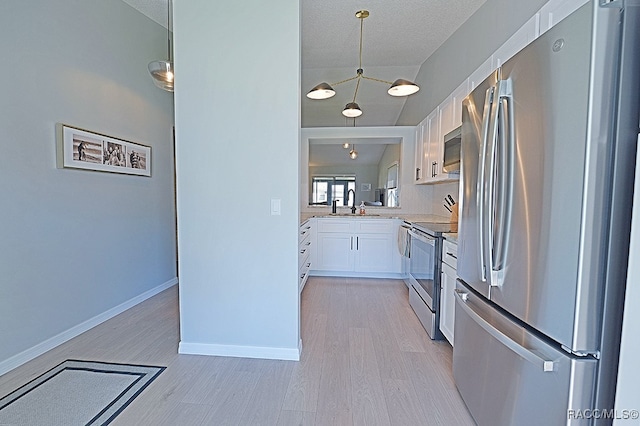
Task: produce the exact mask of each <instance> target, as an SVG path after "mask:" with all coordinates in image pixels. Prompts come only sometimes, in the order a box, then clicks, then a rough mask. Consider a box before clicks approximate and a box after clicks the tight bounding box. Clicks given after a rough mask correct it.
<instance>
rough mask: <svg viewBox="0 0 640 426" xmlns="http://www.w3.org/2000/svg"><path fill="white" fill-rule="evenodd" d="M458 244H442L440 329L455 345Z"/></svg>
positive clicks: (448, 242)
mask: <svg viewBox="0 0 640 426" xmlns="http://www.w3.org/2000/svg"><path fill="white" fill-rule="evenodd" d="M457 252H458V246H457V244H456V243H454V242H452V241H449V240H444V243H443V246H442V272H441V276H440V331H442V334H444V337H445V338H446V339H447V340H448V341H449V343H451V345H453V329H454V320H455V306H456V300H455V293H454V291H455V288H456V278H457V273H456V267H457V256H458V254H457Z"/></svg>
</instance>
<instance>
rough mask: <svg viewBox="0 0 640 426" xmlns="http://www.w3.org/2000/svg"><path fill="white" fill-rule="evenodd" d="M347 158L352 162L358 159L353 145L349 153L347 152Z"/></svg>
mask: <svg viewBox="0 0 640 426" xmlns="http://www.w3.org/2000/svg"><path fill="white" fill-rule="evenodd" d="M349 158H351V159H352V160H355V159H356V158H358V151H356V146H355V145H353V148H351V151H349Z"/></svg>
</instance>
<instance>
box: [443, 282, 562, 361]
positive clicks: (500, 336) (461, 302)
mask: <svg viewBox="0 0 640 426" xmlns="http://www.w3.org/2000/svg"><path fill="white" fill-rule="evenodd" d="M455 295H456V300H457V305H458V306H459V307H461V308H462V309H463V310H464V312H465V313H466V314H467V315H468V316H469V317H470V318H471V319H472V320H473V321H475V322H476V323H477V324H478V325H479V326H480V327H482V328H483V329H484V330H485V331H486V332H487V333H489V334H490V335H491V336H492V337H493V338H494V339H496V340H497V341H499V342H500V343H502V344H503V345H504V346H505V347H507V348H508V349H510V350H511V351H513V352H514V353H515V354H517V355H518V356H519V357H521V358H522V359H525V360H527V361H528V362H530V363H532V364H534V365H536V366H539V367H540V369H542V371H543V372H551V371H553V368H554V365H555V362H554V361H552V360H546V359H544V358H542V357H540V356H539V355H538V354H536V353H534V352H532V351H531V350H529V349H527V348H525V347H524V346H521V345H520V344H518V343H517V342H515V341H514V340H512V339H511V338H510V337H509V336H507V335H506V334H504V333H502V332H501V331H500V330H498V329H497V328H495V327H494V326H493V325H491V324H489V322H488V321H487V320H485V319H484V318H482V316H480V314H478V313H477V312H476V311H475V310H474V309H473V307H471V306H470V305H469V303H468V298H469V294H468V293H467V292H466V291H464V290H460V289H455Z"/></svg>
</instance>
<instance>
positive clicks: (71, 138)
mask: <svg viewBox="0 0 640 426" xmlns="http://www.w3.org/2000/svg"><path fill="white" fill-rule="evenodd" d="M56 133H57V143H58V147H57V148H58V149H57V151H58V153H57V157H58V161H57V162H58V168H73V169H85V170H95V171H100V172H111V173H124V174H129V175H138V176H151V147H149V146H146V145H140V144H137V143H134V142H129V141H125V140H122V139H117V138H114V137H111V136H107V135H103V134H100V133H94V132H90V131H88V130H83V129H79V128H77V127H71V126H67V125H66V124H62V123H58V124H56Z"/></svg>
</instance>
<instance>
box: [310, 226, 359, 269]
mask: <svg viewBox="0 0 640 426" xmlns="http://www.w3.org/2000/svg"><path fill="white" fill-rule="evenodd" d="M317 238H318V245H317V247H316V249H317V252H316V262H317V263H316V265H315V267H314V269H317V270H320V271H353V259H354V250H353V249H354V248H355V247H354V244H355V242H354V239H355V238H354V237H353V236H352V235H351V234H333V233H320V232H319V233H318V237H317Z"/></svg>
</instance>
